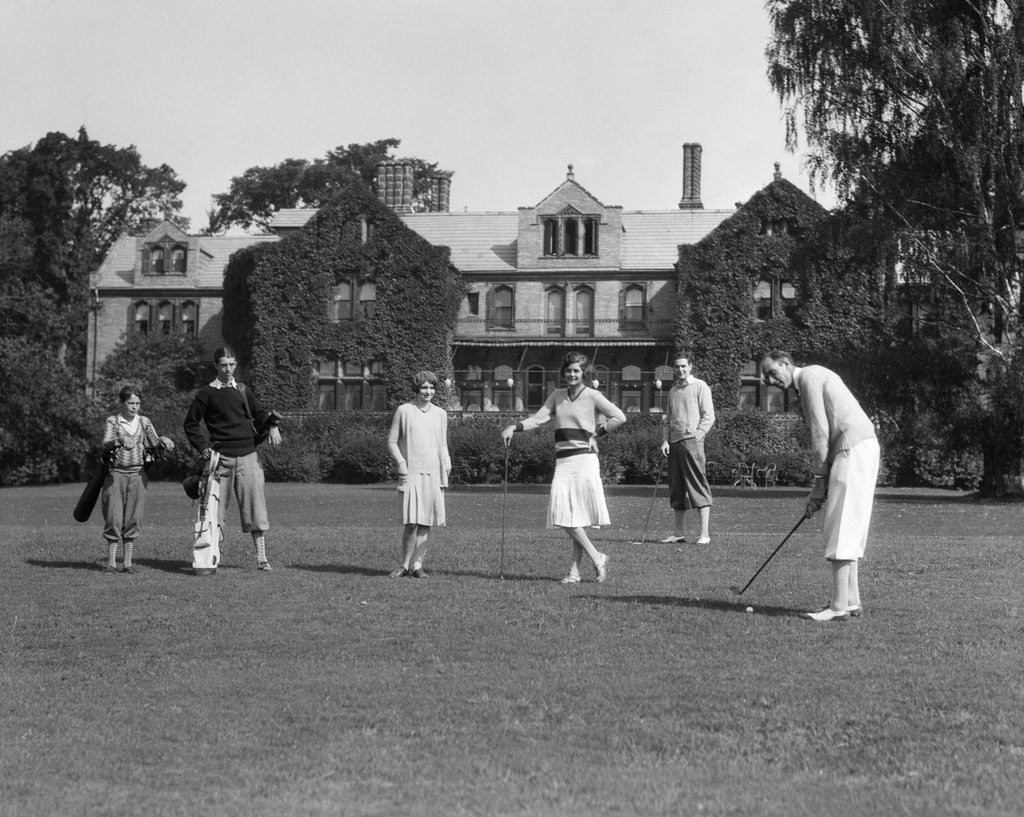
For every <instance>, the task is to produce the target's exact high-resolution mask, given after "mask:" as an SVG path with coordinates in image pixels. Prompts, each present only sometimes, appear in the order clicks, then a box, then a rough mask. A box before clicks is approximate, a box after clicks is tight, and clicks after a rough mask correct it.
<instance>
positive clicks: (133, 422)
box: [100, 386, 174, 573]
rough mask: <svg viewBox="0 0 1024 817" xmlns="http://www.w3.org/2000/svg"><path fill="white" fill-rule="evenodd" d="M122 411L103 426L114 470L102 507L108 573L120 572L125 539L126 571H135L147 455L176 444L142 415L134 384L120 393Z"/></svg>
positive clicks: (111, 469)
mask: <svg viewBox="0 0 1024 817" xmlns="http://www.w3.org/2000/svg"><path fill="white" fill-rule="evenodd" d="M117 397H118V399H119V400H120V401H121V411H120V412H118V413H117V414H112V415H111V416H110V417H108V418H107V422H106V425H105V426H104V429H103V449H104V451H107V452H111V453H110V454H109V456H110V473H109V474H107V478H106V481H104V483H103V492H102V493H101V494H100V507H102V508H103V538H104V539H106V540H107V566H106V567H105V568H104V570H105V571H106V572H107V573H114V572H116V571H117V546H118V543H120V542H122V541H123V542H124V572H125V573H134V572H135V567H134V566H133V565H132V554H133V550H134V547H135V540H136V538H137V537H138V535H139V533H140V532H141V531H142V513H143V511H144V510H145V507H146V488H147V486H148V484H149V480H148V479H147V478H146V472H145V470H144V466H145V462H146V454H147V453H150V452H161V455H162V452H163V451H165V450H166V451H170V450H172V449H173V448H174V443H173V442H171V440H170V439H169V438H167V437H158V436H157V434H156V430H155V429H154V428H153V424H152V423H151V422H150V421H149V418H148V417H143V416H142V415H141V414H139V407H140V406H141V405H142V398H141V396H140V395H139V390H138V389H136V388H135V387H134V386H125V387H124V388H123V389H121V391H120V392H119V393H118V395H117Z"/></svg>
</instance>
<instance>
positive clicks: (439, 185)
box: [430, 173, 452, 213]
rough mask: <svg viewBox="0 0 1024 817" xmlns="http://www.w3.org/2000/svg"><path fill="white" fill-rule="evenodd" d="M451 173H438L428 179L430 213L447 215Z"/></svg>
mask: <svg viewBox="0 0 1024 817" xmlns="http://www.w3.org/2000/svg"><path fill="white" fill-rule="evenodd" d="M451 189H452V175H451V173H438V174H437V175H436V176H431V177H430V212H431V213H447V212H448V206H449V199H450V197H451Z"/></svg>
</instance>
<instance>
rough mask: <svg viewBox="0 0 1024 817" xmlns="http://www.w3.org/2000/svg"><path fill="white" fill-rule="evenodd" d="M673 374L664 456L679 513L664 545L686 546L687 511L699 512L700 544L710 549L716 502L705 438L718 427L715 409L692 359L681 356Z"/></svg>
mask: <svg viewBox="0 0 1024 817" xmlns="http://www.w3.org/2000/svg"><path fill="white" fill-rule="evenodd" d="M672 371H673V372H674V373H675V384H674V385H673V386H672V389H671V391H669V393H668V410H667V411H666V412H665V423H664V430H665V440H664V442H662V444H661V453H662V454H663V455H664V456H666V457H668V484H669V504H670V505H671V506H672V508H673V509H674V510H675V526H674V530H673V532H672V535H671V536H667V537H665V538H664V539H662V540H661V541H662V542H664V543H666V544H671V543H674V542H685V541H686V528H685V527H684V526H683V519H684V517H685V515H686V511H688V510H689V509H691V508H696V509H697V512H698V513H699V514H700V537H699V538H698V539H697V544H698V545H708V544H711V534H710V533H709V531H708V523H709V522H710V519H711V505H712V501H711V486H710V485H709V484H708V478H707V474H706V471H707V459H706V458H705V456H704V437H705V436H706V435H707V433H708V432H709V431H710V430H711V426H713V425H714V424H715V407H714V404H713V403H712V402H711V389H710V388H709V387H708V384H707V383H705V382H704V381H703V380H699V379H698V378H696V377H694V376H693V365H692V363H691V362H690V358H689V356H688V355H685V354H683V353H679V354H677V355H676V357H675V360H674V361H673V362H672Z"/></svg>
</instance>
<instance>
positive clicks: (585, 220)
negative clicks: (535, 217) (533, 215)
mask: <svg viewBox="0 0 1024 817" xmlns="http://www.w3.org/2000/svg"><path fill="white" fill-rule="evenodd" d="M599 223H600V222H599V219H597V218H595V217H592V216H583V215H581V214H580V213H578V212H576V211H575V210H573V209H572V208H569V209H568V210H567V211H565V212H563V213H560V214H559V215H557V216H545V217H544V218H542V219H541V227H542V229H543V239H542V246H541V252H542V254H543V255H545V256H577V257H578V256H583V255H591V256H593V255H597V247H598V244H597V233H598V226H599Z"/></svg>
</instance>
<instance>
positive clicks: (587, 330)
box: [575, 286, 594, 337]
mask: <svg viewBox="0 0 1024 817" xmlns="http://www.w3.org/2000/svg"><path fill="white" fill-rule="evenodd" d="M575 328H576V334H577V335H586V336H588V337H589V336H591V335H593V334H594V290H592V289H591V288H590V287H586V286H582V287H578V288H577V289H576V314H575Z"/></svg>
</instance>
